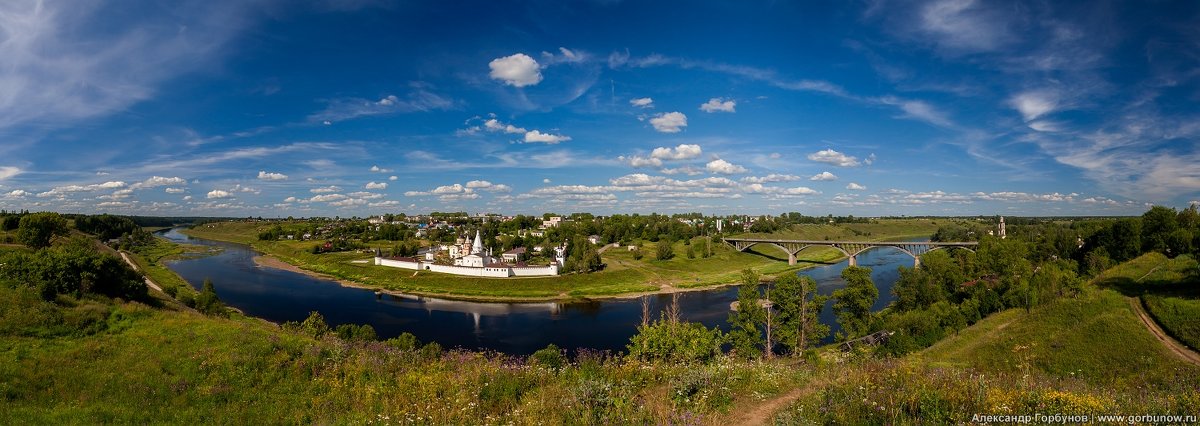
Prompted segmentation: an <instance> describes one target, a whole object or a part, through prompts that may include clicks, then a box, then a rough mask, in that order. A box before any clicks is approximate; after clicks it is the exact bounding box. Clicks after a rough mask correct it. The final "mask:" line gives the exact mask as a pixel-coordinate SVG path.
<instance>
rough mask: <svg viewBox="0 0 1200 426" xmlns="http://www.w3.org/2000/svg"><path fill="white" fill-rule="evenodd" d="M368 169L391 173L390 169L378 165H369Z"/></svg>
mask: <svg viewBox="0 0 1200 426" xmlns="http://www.w3.org/2000/svg"><path fill="white" fill-rule="evenodd" d="M370 171H372V172H375V173H391V171H392V169H385V168H383V167H379V166H371V168H370Z"/></svg>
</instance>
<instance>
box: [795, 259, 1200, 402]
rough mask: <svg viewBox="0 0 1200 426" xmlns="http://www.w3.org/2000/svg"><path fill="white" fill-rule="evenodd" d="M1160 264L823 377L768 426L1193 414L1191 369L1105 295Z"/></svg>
mask: <svg viewBox="0 0 1200 426" xmlns="http://www.w3.org/2000/svg"><path fill="white" fill-rule="evenodd" d="M1162 260H1164V259H1162V258H1161V257H1160V258H1155V255H1147V256H1143V257H1142V258H1139V259H1135V260H1133V261H1130V262H1127V263H1125V264H1122V265H1119V266H1118V267H1116V268H1113V269H1111V270H1109V271H1106V272H1105V273H1104V274H1102V275H1101V276H1100V277H1098V278H1097V279H1096V280H1094V281H1093V282H1092V284H1091V285H1090V286H1089V290H1088V291H1087V292H1086V294H1084V295H1082V296H1080V297H1078V298H1075V299H1063V300H1057V301H1054V302H1051V303H1047V304H1044V305H1042V306H1038V307H1036V308H1034V309H1033V310H1032V311H1031V312H1026V311H1025V310H1022V309H1011V310H1008V311H1004V312H1000V313H997V314H994V315H991V316H989V317H987V318H985V319H983V320H982V321H979V322H978V323H976V324H974V325H972V326H971V327H968V328H966V329H964V330H962V331H961V332H959V333H958V334H957V335H955V336H951V337H949V338H946V339H944V340H942V341H940V342H938V343H936V344H934V345H933V346H931V347H930V348H928V349H926V350H925V351H923V352H920V353H916V354H913V355H910V356H908V357H906V358H903V359H897V360H882V361H877V360H868V361H865V362H860V363H850V364H848V365H844V366H842V367H840V368H839V369H836V370H835V371H834V372H831V373H829V374H827V375H826V376H828V377H830V379H828V380H829V381H831V382H832V384H830V385H828V386H824V387H823V388H822V389H821V391H820V392H815V393H814V396H812V397H808V398H802V399H801V400H799V401H798V402H796V403H795V404H792V405H791V406H790V407H789V408H788V409H786V410H783V411H781V412H780V413H778V414H777V416H776V422H777V424H807V423H813V422H834V423H912V422H915V421H917V420H920V421H922V422H928V423H962V422H967V421H969V420H970V415H971V413H988V414H1032V413H1044V414H1055V413H1063V414H1072V413H1074V414H1143V413H1161V414H1192V415H1194V414H1195V413H1196V412H1197V411H1200V390H1198V389H1200V368H1197V367H1195V366H1192V365H1190V364H1187V363H1185V362H1183V361H1180V360H1179V359H1178V358H1176V357H1175V356H1173V355H1172V354H1171V353H1170V352H1169V350H1168V349H1167V348H1166V347H1164V346H1163V345H1162V344H1161V343H1160V342H1158V341H1157V340H1156V339H1155V338H1154V337H1153V336H1152V335H1151V334H1150V332H1149V331H1147V330H1146V328H1145V326H1144V325H1143V324H1142V323H1141V321H1140V319H1139V318H1138V317H1137V316H1136V314H1135V313H1134V312H1133V310H1132V308H1131V307H1130V305H1129V302H1128V299H1127V298H1126V297H1125V296H1123V295H1122V294H1121V293H1119V292H1117V291H1115V290H1113V289H1111V288H1108V287H1106V286H1109V285H1111V284H1112V283H1114V282H1124V280H1136V279H1138V278H1140V277H1144V276H1147V274H1151V275H1153V274H1155V273H1159V271H1155V267H1156V266H1157V265H1160V264H1161V263H1162V262H1161V261H1162ZM1152 271H1154V272H1152ZM1164 276H1166V277H1170V275H1169V274H1168V275H1164ZM1098 287H1099V288H1098ZM1194 319H1195V317H1192V320H1193V322H1194ZM818 380H820V379H818Z"/></svg>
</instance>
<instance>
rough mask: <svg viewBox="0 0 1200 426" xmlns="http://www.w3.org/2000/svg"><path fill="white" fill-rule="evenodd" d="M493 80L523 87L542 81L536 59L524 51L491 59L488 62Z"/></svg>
mask: <svg viewBox="0 0 1200 426" xmlns="http://www.w3.org/2000/svg"><path fill="white" fill-rule="evenodd" d="M488 68H491V70H492V71H491V72H490V73H489V74H488V75H489V76H490V77H491V78H492V79H493V80H500V81H503V82H504V84H507V85H509V86H513V87H525V86H532V85H535V84H538V83H540V82H541V81H542V72H541V67H540V66H539V65H538V63H537V61H536V60H534V59H533V58H531V57H529V55H526V54H524V53H517V54H513V55H509V56H505V57H503V58H496V59H493V60H492V62H489V63H488Z"/></svg>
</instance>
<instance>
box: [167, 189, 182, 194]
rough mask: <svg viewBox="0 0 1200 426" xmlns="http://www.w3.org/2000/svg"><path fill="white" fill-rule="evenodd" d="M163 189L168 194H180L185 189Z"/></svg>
mask: <svg viewBox="0 0 1200 426" xmlns="http://www.w3.org/2000/svg"><path fill="white" fill-rule="evenodd" d="M165 191H166V192H167V193H168V194H182V193H183V192H184V191H185V189H183V188H167V189H166V190H165Z"/></svg>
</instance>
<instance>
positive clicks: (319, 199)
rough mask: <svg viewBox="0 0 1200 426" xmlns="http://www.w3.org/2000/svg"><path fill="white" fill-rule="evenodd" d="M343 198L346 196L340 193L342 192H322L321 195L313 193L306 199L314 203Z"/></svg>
mask: <svg viewBox="0 0 1200 426" xmlns="http://www.w3.org/2000/svg"><path fill="white" fill-rule="evenodd" d="M344 199H346V196H345V195H342V194H322V195H314V196H312V198H309V199H308V201H310V202H314V203H328V202H331V201H338V200H344Z"/></svg>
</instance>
